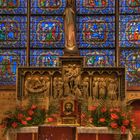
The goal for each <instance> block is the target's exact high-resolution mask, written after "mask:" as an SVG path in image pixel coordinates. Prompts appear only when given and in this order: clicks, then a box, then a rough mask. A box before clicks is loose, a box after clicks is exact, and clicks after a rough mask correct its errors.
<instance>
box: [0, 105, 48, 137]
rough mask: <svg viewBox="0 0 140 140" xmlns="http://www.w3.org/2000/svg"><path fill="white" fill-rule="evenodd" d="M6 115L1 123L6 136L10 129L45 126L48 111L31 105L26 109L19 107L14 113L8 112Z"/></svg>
mask: <svg viewBox="0 0 140 140" xmlns="http://www.w3.org/2000/svg"><path fill="white" fill-rule="evenodd" d="M5 115H6V117H5V118H3V119H2V121H1V123H0V125H1V127H2V128H3V130H4V134H5V133H6V132H7V130H9V129H16V128H20V127H25V126H34V125H40V124H43V123H44V121H45V119H46V110H45V109H44V108H41V107H38V106H36V105H34V104H31V105H28V106H26V107H21V106H20V107H19V106H18V107H16V109H15V110H14V111H8V112H6V113H5Z"/></svg>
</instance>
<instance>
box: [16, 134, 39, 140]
mask: <svg viewBox="0 0 140 140" xmlns="http://www.w3.org/2000/svg"><path fill="white" fill-rule="evenodd" d="M16 140H37V134H34V133H18V134H17V139H16Z"/></svg>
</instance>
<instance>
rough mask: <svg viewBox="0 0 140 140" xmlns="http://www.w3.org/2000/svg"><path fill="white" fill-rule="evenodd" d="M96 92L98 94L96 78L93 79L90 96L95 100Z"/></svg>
mask: <svg viewBox="0 0 140 140" xmlns="http://www.w3.org/2000/svg"><path fill="white" fill-rule="evenodd" d="M98 92H99V81H98V78H97V77H93V81H92V95H93V96H94V97H96V98H98Z"/></svg>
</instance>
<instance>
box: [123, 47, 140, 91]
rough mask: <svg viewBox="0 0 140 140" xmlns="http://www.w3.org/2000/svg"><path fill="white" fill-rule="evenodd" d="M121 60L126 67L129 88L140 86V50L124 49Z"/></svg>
mask: <svg viewBox="0 0 140 140" xmlns="http://www.w3.org/2000/svg"><path fill="white" fill-rule="evenodd" d="M120 60H121V65H122V66H125V67H126V71H127V77H126V80H127V86H128V89H129V88H130V89H131V88H133V87H134V89H136V87H140V50H138V49H134V50H122V51H121V58H120ZM139 90H140V88H139Z"/></svg>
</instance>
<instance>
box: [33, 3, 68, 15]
mask: <svg viewBox="0 0 140 140" xmlns="http://www.w3.org/2000/svg"><path fill="white" fill-rule="evenodd" d="M31 1H32V2H31V12H32V13H33V14H62V13H63V11H64V9H65V6H66V4H65V3H66V0H31Z"/></svg>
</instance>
